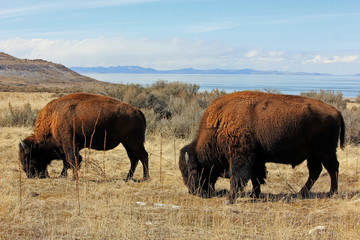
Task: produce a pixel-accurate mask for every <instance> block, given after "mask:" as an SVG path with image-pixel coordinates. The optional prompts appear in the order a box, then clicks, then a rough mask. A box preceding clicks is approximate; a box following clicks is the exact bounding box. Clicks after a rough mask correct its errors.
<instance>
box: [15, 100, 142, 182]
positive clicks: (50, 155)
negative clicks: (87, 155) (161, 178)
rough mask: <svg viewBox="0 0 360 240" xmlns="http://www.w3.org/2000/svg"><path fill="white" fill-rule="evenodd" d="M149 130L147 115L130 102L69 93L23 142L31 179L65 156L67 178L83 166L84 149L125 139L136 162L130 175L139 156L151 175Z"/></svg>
mask: <svg viewBox="0 0 360 240" xmlns="http://www.w3.org/2000/svg"><path fill="white" fill-rule="evenodd" d="M145 128H146V121H145V117H144V114H143V113H142V112H141V111H140V110H139V109H137V108H134V107H132V106H130V105H128V104H126V103H122V102H119V101H117V100H115V99H113V98H110V97H106V96H99V95H95V94H86V93H76V94H70V95H67V96H63V97H61V98H59V99H56V100H53V101H51V102H49V103H48V104H47V105H46V106H45V107H44V108H43V109H42V110H41V111H40V113H39V117H38V119H37V120H36V124H35V128H34V133H33V134H32V135H30V136H28V137H27V138H25V139H24V140H22V141H21V142H20V144H19V148H20V151H19V156H20V161H21V163H22V168H23V170H24V171H25V172H26V174H27V176H28V177H29V178H30V177H40V178H45V177H48V172H47V170H46V168H47V166H48V165H49V164H50V162H51V161H52V160H54V159H61V160H63V165H64V168H63V170H62V172H61V176H62V177H66V176H67V169H68V168H70V167H71V168H72V169H73V170H75V167H76V166H80V163H81V160H82V158H81V156H80V155H79V151H80V150H81V149H82V148H90V147H91V148H92V149H96V150H104V149H105V150H109V149H113V148H115V147H116V146H118V145H119V144H120V143H122V144H123V146H124V147H125V149H126V151H127V154H128V156H129V158H130V161H131V167H130V171H129V173H128V175H127V179H131V178H132V176H133V174H134V172H135V169H136V166H137V164H138V162H139V159H140V161H141V163H142V165H143V169H144V179H148V178H149V167H148V153H147V152H146V150H145V148H144V140H145Z"/></svg>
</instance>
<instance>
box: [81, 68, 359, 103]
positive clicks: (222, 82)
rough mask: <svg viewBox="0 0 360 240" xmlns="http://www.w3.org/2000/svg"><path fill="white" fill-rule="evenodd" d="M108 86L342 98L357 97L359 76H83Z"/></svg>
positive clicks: (97, 74) (95, 74)
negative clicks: (189, 86)
mask: <svg viewBox="0 0 360 240" xmlns="http://www.w3.org/2000/svg"><path fill="white" fill-rule="evenodd" d="M84 75H86V76H89V77H92V78H95V79H97V80H100V81H105V82H111V83H124V84H127V83H134V84H141V85H144V86H149V85H151V84H153V83H155V82H156V81H158V80H165V81H168V82H176V81H178V82H183V83H193V84H198V85H199V86H200V91H205V90H207V91H210V90H212V89H219V90H225V91H226V92H233V91H242V90H264V89H276V90H278V91H280V92H282V93H285V94H293V95H298V94H300V92H309V91H319V90H332V91H335V92H338V91H339V92H342V93H343V96H344V97H357V96H358V95H359V93H360V76H333V75H332V76H316V75H311V76H302V75H243V74H109V73H107V74H100V73H94V74H84Z"/></svg>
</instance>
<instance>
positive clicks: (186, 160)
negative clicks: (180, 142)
mask: <svg viewBox="0 0 360 240" xmlns="http://www.w3.org/2000/svg"><path fill="white" fill-rule="evenodd" d="M185 162H186V164H188V163H189V154H188V153H187V152H185Z"/></svg>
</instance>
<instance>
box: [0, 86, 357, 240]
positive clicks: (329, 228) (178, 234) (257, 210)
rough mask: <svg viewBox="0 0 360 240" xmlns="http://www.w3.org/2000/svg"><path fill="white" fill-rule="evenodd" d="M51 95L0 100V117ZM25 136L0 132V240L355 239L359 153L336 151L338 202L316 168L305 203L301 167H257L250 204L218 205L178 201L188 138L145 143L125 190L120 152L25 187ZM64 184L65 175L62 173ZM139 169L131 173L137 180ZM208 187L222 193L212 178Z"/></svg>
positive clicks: (224, 185) (57, 167) (186, 198)
mask: <svg viewBox="0 0 360 240" xmlns="http://www.w3.org/2000/svg"><path fill="white" fill-rule="evenodd" d="M53 97H54V96H53V95H52V94H46V93H41V94H40V93H36V94H33V93H25V94H24V93H0V99H1V101H0V114H1V113H2V112H4V111H5V109H7V108H8V105H9V102H10V103H11V105H12V106H22V105H24V104H26V103H30V104H31V106H32V108H33V109H41V108H42V107H43V106H45V104H46V103H47V102H48V101H50V100H51V99H52V98H53ZM31 132H32V129H31V128H24V127H11V128H10V127H9V128H1V129H0V153H1V155H0V173H1V177H0V239H360V160H359V156H360V147H358V146H347V147H346V148H345V150H338V158H339V162H340V173H339V191H340V192H339V194H337V195H335V196H333V197H330V198H328V197H326V194H325V193H326V192H327V191H328V190H329V189H330V178H329V176H328V174H327V172H326V171H325V170H323V172H322V175H321V177H320V178H319V180H318V181H317V182H316V184H315V185H314V187H313V189H312V192H311V193H312V197H311V198H309V199H299V198H296V197H295V195H294V193H295V191H298V190H299V189H300V188H301V187H302V186H303V184H304V183H305V181H306V179H307V176H308V173H307V168H306V163H303V164H302V165H300V166H298V167H296V168H295V169H293V168H291V167H290V166H286V165H279V164H277V165H276V164H267V167H268V172H269V173H268V178H267V184H266V185H264V186H263V187H262V190H263V196H262V198H261V199H260V200H253V199H251V198H249V197H248V194H246V193H248V191H249V190H250V188H251V184H250V183H249V185H250V186H248V187H247V188H246V193H245V194H244V195H243V196H242V197H241V198H239V199H238V200H237V202H236V204H234V205H228V204H226V197H214V198H211V199H201V198H198V197H196V196H192V195H190V194H188V192H187V189H186V187H185V185H184V184H183V182H182V178H181V174H180V171H179V169H178V166H177V158H178V154H179V150H180V148H181V147H182V146H184V145H185V144H187V143H188V142H189V141H191V140H181V139H171V138H170V139H169V138H166V139H165V138H164V139H163V138H161V137H160V136H159V135H151V136H147V140H146V149H147V151H148V152H149V154H150V176H151V180H150V181H147V182H135V181H129V182H125V181H124V180H123V179H124V178H125V177H126V174H127V172H128V170H129V167H130V161H129V159H128V158H127V156H126V153H125V150H124V148H123V147H122V146H119V147H117V148H116V149H114V150H111V151H107V152H103V151H94V150H91V151H90V152H89V151H86V152H85V151H84V150H83V151H82V155H83V156H85V154H86V161H87V162H88V173H87V174H86V169H85V165H84V163H85V161H84V162H83V165H82V169H81V171H80V178H79V181H78V184H77V182H76V181H75V180H72V178H71V177H68V178H67V179H60V178H58V176H59V175H60V172H61V169H62V162H60V161H54V162H53V163H52V164H51V166H50V167H49V173H50V176H51V178H49V179H27V178H26V176H25V174H24V172H22V171H19V161H18V143H19V140H20V139H22V138H24V137H25V136H27V135H29V134H30V133H31ZM69 175H70V176H71V171H70V172H69ZM141 177H142V166H141V164H140V165H139V166H138V169H137V170H136V173H135V175H134V178H135V179H141ZM216 187H217V189H218V190H220V189H229V182H228V180H221V181H219V182H218V183H217V185H216Z"/></svg>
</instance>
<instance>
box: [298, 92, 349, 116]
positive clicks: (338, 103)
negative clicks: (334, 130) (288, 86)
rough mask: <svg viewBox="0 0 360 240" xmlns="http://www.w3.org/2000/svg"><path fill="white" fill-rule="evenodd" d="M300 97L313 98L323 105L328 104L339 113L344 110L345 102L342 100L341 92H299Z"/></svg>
mask: <svg viewBox="0 0 360 240" xmlns="http://www.w3.org/2000/svg"><path fill="white" fill-rule="evenodd" d="M300 95H301V96H304V97H309V98H314V99H317V100H320V101H322V102H324V103H327V104H330V105H331V106H333V107H335V108H337V109H338V110H339V111H342V110H345V109H346V101H345V99H343V94H342V93H341V92H336V93H335V92H334V91H328V90H320V91H319V92H316V91H310V92H301V93H300Z"/></svg>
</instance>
